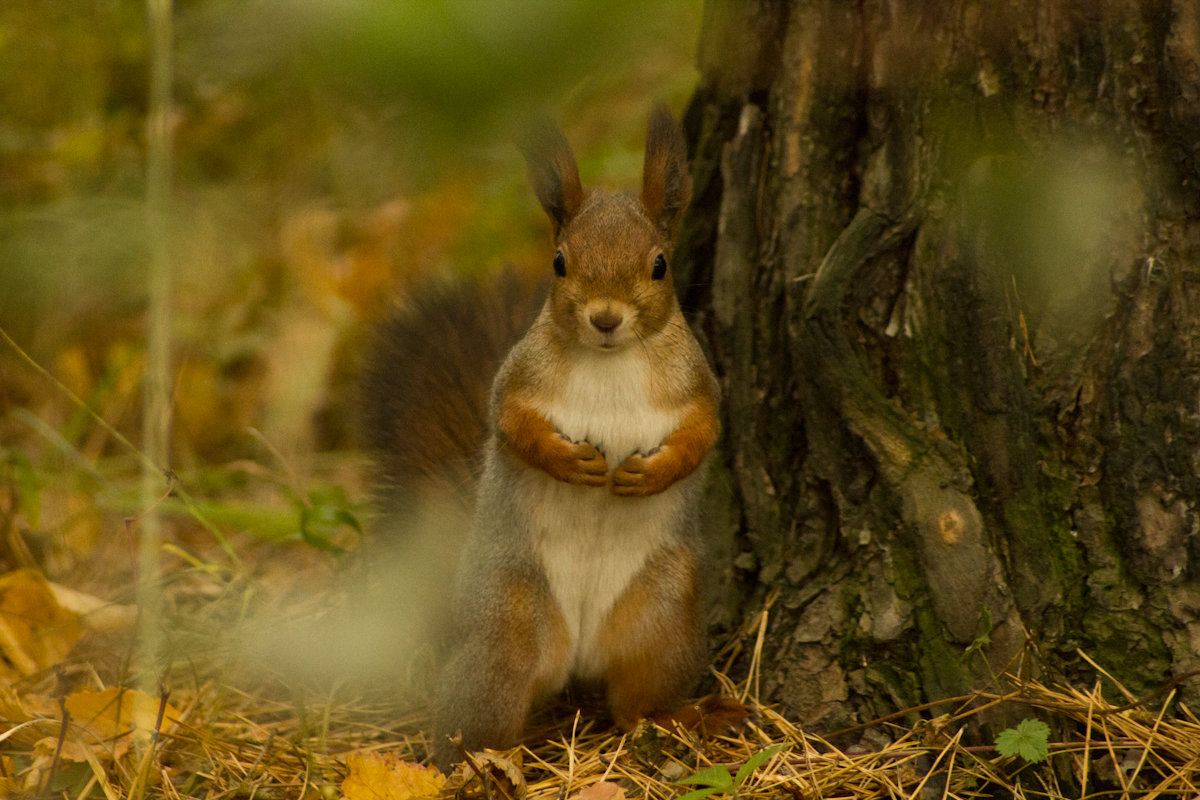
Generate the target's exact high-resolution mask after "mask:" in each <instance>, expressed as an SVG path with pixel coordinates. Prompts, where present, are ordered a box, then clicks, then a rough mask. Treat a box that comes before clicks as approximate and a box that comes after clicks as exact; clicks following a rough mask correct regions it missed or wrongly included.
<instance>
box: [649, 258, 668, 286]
mask: <svg viewBox="0 0 1200 800" xmlns="http://www.w3.org/2000/svg"><path fill="white" fill-rule="evenodd" d="M666 274H667V257H666V256H664V255H663V254H662V253H659V254H658V255H656V256H655V257H654V271H653V272H651V273H650V277H651V278H652V279H654V280H656V281H661V280H662V279H663V277H664V276H665V275H666Z"/></svg>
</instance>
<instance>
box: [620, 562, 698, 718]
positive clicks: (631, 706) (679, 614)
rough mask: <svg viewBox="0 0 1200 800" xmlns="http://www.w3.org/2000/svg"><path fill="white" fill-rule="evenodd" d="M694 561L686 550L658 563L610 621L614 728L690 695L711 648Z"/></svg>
mask: <svg viewBox="0 0 1200 800" xmlns="http://www.w3.org/2000/svg"><path fill="white" fill-rule="evenodd" d="M703 620H704V613H703V607H702V601H701V593H700V589H699V585H698V580H697V570H696V563H695V555H694V554H693V552H692V551H691V550H690V549H688V548H685V547H679V548H674V549H671V550H663V551H661V552H659V553H658V554H657V555H655V556H654V557H653V558H651V559H650V560H649V561H648V562H647V563H646V564H645V566H643V567H642V569H641V571H640V572H639V573H638V574H637V576H636V577H634V579H633V581H632V582H631V583H630V585H629V587H628V588H627V589H626V590H625V592H624V593H623V594H622V595H621V597H620V598H618V600H617V602H616V603H615V604H614V605H613V608H612V610H611V611H610V612H609V614H608V617H607V618H606V619H605V622H604V625H603V629H602V630H603V634H602V635H601V639H600V647H601V648H602V652H603V653H604V663H605V670H604V679H605V686H606V689H607V693H608V707H609V710H610V711H611V713H612V716H613V721H614V722H616V723H617V725H619V726H620V727H622V728H624V729H627V730H628V729H631V728H633V726H635V725H636V724H637V722H638V720H640V719H642V718H643V717H646V716H649V715H651V714H653V713H655V712H660V711H666V710H668V709H670V708H673V707H674V706H675V705H676V704H677V703H679V701H680V700H682V699H683V697H684V696H685V695H686V694H687V693H688V692H689V691H691V689H692V687H693V686H694V685H695V683H696V681H697V679H698V678H699V676H700V672H701V670H702V669H703V667H704V660H705V657H706V651H707V648H706V646H705V637H704V623H703Z"/></svg>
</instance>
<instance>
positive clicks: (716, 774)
mask: <svg viewBox="0 0 1200 800" xmlns="http://www.w3.org/2000/svg"><path fill="white" fill-rule="evenodd" d="M679 783H681V784H686V783H702V784H704V785H705V786H707V787H709V788H710V789H712V791H714V792H715V791H722V792H727V791H729V790H730V789H732V788H733V777H732V776H731V775H730V774H729V767H727V766H725V765H724V764H713V765H712V766H711V767H708V768H706V769H702V770H700V771H699V772H697V773H696V774H695V775H689V776H688V777H686V778H681V779H680V780H679ZM697 791H703V790H702V789H700V790H697ZM692 794H693V792H688V794H686V795H684V797H689V796H691V795H692ZM710 794H711V792H710ZM679 800H683V798H682V797H681V798H679Z"/></svg>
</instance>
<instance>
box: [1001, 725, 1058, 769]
mask: <svg viewBox="0 0 1200 800" xmlns="http://www.w3.org/2000/svg"><path fill="white" fill-rule="evenodd" d="M996 749H997V750H998V751H999V752H1000V755H1002V756H1008V757H1011V756H1020V757H1021V758H1023V759H1025V760H1026V761H1028V762H1029V763H1031V764H1036V763H1037V762H1039V761H1042V760H1044V759H1045V758H1046V757H1047V756H1049V755H1050V726H1049V725H1047V724H1046V723H1044V722H1042V721H1041V720H1036V719H1023V720H1021V724H1020V725H1018V726H1017V727H1016V728H1015V729H1014V728H1006V729H1005V730H1002V731H1000V735H999V736H997V737H996Z"/></svg>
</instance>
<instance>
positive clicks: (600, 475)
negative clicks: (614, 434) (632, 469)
mask: <svg viewBox="0 0 1200 800" xmlns="http://www.w3.org/2000/svg"><path fill="white" fill-rule="evenodd" d="M496 432H497V434H498V435H499V436H500V437H501V439H502V440H503V442H504V445H505V446H506V447H508V448H509V450H511V451H512V452H513V454H514V455H516V456H517V458H519V459H521V460H522V461H524V462H525V463H526V464H528V465H529V466H531V467H533V468H534V469H540V470H542V471H543V472H546V473H548V474H549V475H551V476H553V477H554V478H556V479H557V480H560V481H563V482H564V483H576V484H579V485H581V486H603V485H604V484H606V483H608V464H607V463H606V462H605V461H604V456H603V455H601V454H600V451H599V450H597V449H596V448H595V447H593V446H592V445H591V444H589V443H587V442H578V443H575V442H569V441H567V440H566V439H564V438H563V437H562V436H561V435H559V433H558V432H557V431H555V430H554V425H552V424H551V423H550V421H549V420H548V419H546V418H545V417H543V416H542V415H540V414H538V413H537V412H536V411H534V410H533V409H531V408H529V407H528V406H523V405H521V403H520V400H518V399H517V398H516V397H515V396H513V395H509V396H508V397H506V398H505V399H504V400H503V401H502V402H501V405H500V410H499V414H498V415H497V417H496Z"/></svg>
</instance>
